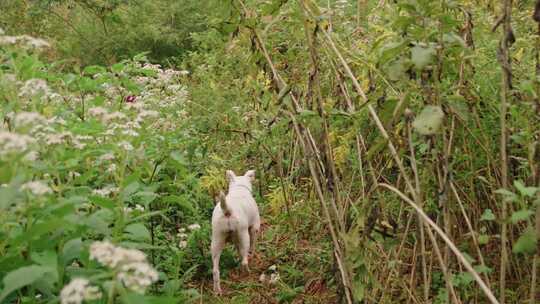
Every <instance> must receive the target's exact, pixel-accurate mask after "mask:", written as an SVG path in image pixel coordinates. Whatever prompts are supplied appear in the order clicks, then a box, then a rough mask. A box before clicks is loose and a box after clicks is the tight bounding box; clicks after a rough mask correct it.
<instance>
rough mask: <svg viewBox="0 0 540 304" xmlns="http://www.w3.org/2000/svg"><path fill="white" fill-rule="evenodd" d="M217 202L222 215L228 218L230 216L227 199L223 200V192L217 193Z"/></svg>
mask: <svg viewBox="0 0 540 304" xmlns="http://www.w3.org/2000/svg"><path fill="white" fill-rule="evenodd" d="M218 202H219V206H220V207H221V210H223V213H224V214H225V216H230V215H231V210H229V207H228V206H227V199H226V198H225V193H223V191H220V192H219V195H218Z"/></svg>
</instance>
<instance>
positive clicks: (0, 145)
mask: <svg viewBox="0 0 540 304" xmlns="http://www.w3.org/2000/svg"><path fill="white" fill-rule="evenodd" d="M34 142H35V140H34V139H33V138H32V137H30V136H28V135H22V134H17V133H12V132H6V131H0V157H2V156H7V155H9V154H13V153H22V152H24V151H26V150H27V149H28V146H30V145H31V144H33V143H34Z"/></svg>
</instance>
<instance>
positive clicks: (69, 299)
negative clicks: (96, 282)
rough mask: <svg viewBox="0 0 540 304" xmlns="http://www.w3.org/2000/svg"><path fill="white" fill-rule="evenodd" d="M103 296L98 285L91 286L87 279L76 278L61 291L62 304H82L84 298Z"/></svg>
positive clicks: (95, 298) (90, 298)
mask: <svg viewBox="0 0 540 304" xmlns="http://www.w3.org/2000/svg"><path fill="white" fill-rule="evenodd" d="M101 296H102V294H101V292H100V291H99V289H98V287H96V286H90V282H89V281H88V280H87V279H82V278H76V279H73V280H72V281H71V282H70V283H69V284H67V285H66V286H64V288H62V291H61V292H60V303H61V304H80V303H82V302H83V301H84V300H97V299H100V298H101Z"/></svg>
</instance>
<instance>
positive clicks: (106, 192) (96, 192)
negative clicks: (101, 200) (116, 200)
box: [92, 186, 120, 197]
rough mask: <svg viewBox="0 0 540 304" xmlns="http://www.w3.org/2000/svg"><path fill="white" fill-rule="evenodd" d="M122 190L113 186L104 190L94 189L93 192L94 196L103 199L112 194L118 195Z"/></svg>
mask: <svg viewBox="0 0 540 304" xmlns="http://www.w3.org/2000/svg"><path fill="white" fill-rule="evenodd" d="M119 190H120V189H119V188H118V187H113V186H106V187H104V188H102V189H94V190H93V191H92V194H94V195H99V196H102V197H108V196H109V195H111V194H112V193H116V192H118V191H119Z"/></svg>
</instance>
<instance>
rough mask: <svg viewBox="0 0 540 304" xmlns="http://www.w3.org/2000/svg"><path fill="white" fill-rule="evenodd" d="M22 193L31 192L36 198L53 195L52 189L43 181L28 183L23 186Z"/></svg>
mask: <svg viewBox="0 0 540 304" xmlns="http://www.w3.org/2000/svg"><path fill="white" fill-rule="evenodd" d="M20 189H21V191H25V190H27V191H29V192H31V193H32V194H34V195H36V196H40V195H44V194H47V193H52V190H51V188H49V186H47V185H46V184H45V183H43V182H41V181H33V182H28V183H25V184H23V185H21V188H20Z"/></svg>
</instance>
